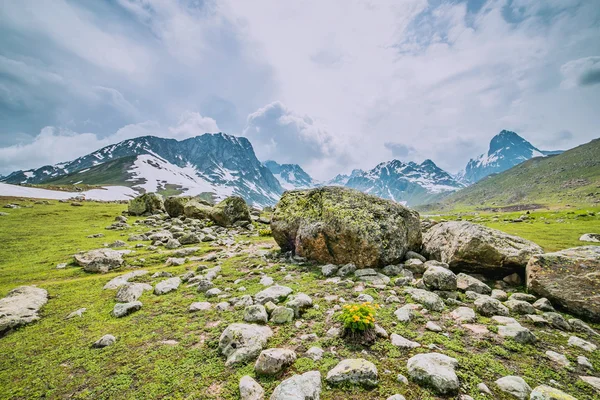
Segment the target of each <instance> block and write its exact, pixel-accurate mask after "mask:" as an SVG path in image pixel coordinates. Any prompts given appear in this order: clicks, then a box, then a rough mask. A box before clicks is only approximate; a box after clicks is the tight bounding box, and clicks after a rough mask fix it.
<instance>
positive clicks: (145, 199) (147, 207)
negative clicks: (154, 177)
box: [128, 193, 165, 215]
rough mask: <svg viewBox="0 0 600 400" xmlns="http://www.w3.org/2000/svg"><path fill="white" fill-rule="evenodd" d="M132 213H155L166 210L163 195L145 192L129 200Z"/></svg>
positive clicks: (130, 212)
mask: <svg viewBox="0 0 600 400" xmlns="http://www.w3.org/2000/svg"><path fill="white" fill-rule="evenodd" d="M128 211H129V214H130V215H143V214H155V213H158V212H161V211H165V204H164V200H163V197H162V195H160V194H158V193H144V194H142V195H140V196H138V197H136V198H135V199H132V200H130V201H129V209H128Z"/></svg>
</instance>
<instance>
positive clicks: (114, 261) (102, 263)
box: [74, 249, 124, 273]
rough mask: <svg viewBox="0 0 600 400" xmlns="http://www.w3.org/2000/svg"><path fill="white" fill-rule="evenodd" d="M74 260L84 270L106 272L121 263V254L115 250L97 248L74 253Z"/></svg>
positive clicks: (119, 265)
mask: <svg viewBox="0 0 600 400" xmlns="http://www.w3.org/2000/svg"><path fill="white" fill-rule="evenodd" d="M74 258H75V262H76V263H77V264H79V265H80V266H81V267H83V269H84V270H85V271H88V272H101V273H106V272H108V271H110V270H112V269H116V268H119V267H121V266H122V265H123V262H124V260H123V254H122V253H121V252H119V251H117V250H111V249H97V250H90V251H88V252H87V253H83V254H76V255H75V256H74Z"/></svg>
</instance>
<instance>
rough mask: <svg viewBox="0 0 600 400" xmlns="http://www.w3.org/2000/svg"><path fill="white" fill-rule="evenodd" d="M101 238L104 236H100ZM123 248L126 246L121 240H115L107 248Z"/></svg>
mask: <svg viewBox="0 0 600 400" xmlns="http://www.w3.org/2000/svg"><path fill="white" fill-rule="evenodd" d="M102 236H104V235H102ZM125 246H127V243H125V242H124V241H122V240H115V241H114V242H112V243H110V244H109V245H108V247H110V248H116V247H125Z"/></svg>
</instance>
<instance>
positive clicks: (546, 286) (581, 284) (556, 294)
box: [526, 246, 600, 321]
mask: <svg viewBox="0 0 600 400" xmlns="http://www.w3.org/2000/svg"><path fill="white" fill-rule="evenodd" d="M526 275H527V289H528V290H529V291H530V292H532V293H535V294H537V295H538V296H541V297H545V298H547V299H548V300H550V301H551V302H552V304H553V305H554V306H556V307H558V308H562V309H563V310H567V311H569V312H570V313H572V314H575V315H578V316H580V317H583V318H585V319H589V320H592V321H600V246H584V247H575V248H572V249H566V250H562V251H557V252H555V253H546V254H540V255H537V256H534V257H532V258H531V260H529V263H528V264H527V270H526Z"/></svg>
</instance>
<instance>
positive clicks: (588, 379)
mask: <svg viewBox="0 0 600 400" xmlns="http://www.w3.org/2000/svg"><path fill="white" fill-rule="evenodd" d="M579 379H581V380H582V381H584V382H585V383H587V384H588V385H590V386H591V387H593V388H594V389H596V391H597V392H600V378H597V377H595V376H580V377H579Z"/></svg>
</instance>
